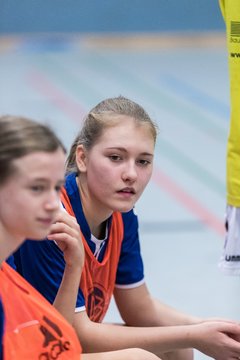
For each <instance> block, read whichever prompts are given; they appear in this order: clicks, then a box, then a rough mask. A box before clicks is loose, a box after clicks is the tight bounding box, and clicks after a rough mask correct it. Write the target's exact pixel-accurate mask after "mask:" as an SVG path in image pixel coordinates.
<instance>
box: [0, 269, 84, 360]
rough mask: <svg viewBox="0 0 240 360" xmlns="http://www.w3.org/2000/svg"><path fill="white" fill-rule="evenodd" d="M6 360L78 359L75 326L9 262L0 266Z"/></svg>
mask: <svg viewBox="0 0 240 360" xmlns="http://www.w3.org/2000/svg"><path fill="white" fill-rule="evenodd" d="M0 284H1V286H0V297H1V301H2V304H3V309H4V336H3V349H4V360H35V359H36V360H65V359H68V360H69V359H71V360H79V359H80V354H81V346H80V344H79V341H78V338H77V335H76V334H75V331H74V329H73V328H72V326H71V325H70V324H68V322H67V321H66V320H65V319H64V318H63V317H62V315H61V314H60V313H58V311H57V310H56V309H55V308H54V307H53V306H52V305H50V304H49V302H48V301H47V300H46V299H44V298H43V297H42V295H41V294H39V293H38V292H37V291H36V290H35V289H34V288H33V287H32V286H31V285H30V284H29V283H27V282H26V281H25V280H24V279H23V278H22V277H21V276H20V275H19V274H18V273H17V272H16V271H14V270H13V269H12V268H11V267H10V266H9V265H8V264H7V263H3V264H2V267H1V269H0Z"/></svg>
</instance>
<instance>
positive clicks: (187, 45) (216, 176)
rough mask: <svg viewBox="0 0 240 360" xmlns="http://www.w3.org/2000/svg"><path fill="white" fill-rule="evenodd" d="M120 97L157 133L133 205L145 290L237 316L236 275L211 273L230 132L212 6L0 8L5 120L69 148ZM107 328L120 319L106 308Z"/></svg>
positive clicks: (139, 3)
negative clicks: (36, 125) (19, 118)
mask: <svg viewBox="0 0 240 360" xmlns="http://www.w3.org/2000/svg"><path fill="white" fill-rule="evenodd" d="M120 94H121V95H124V96H127V97H130V98H131V99H132V100H135V101H137V102H139V103H140V104H141V105H143V107H144V108H145V109H146V110H147V111H148V113H149V114H150V115H151V116H152V118H153V119H154V120H155V121H156V122H157V123H158V125H159V128H160V134H159V138H158V142H157V145H156V155H155V167H154V174H153V177H152V180H151V182H150V184H149V185H148V187H147V189H146V191H145V193H144V195H143V197H142V198H141V200H140V201H139V202H138V204H137V206H136V208H137V212H138V214H139V218H140V236H141V247H142V253H143V258H144V262H145V276H146V281H147V284H148V286H149V288H150V290H151V292H152V293H153V295H154V296H156V297H159V298H160V299H162V300H163V301H164V302H167V303H168V304H170V305H172V306H175V307H177V308H179V309H181V310H183V311H186V312H189V313H192V314H195V315H199V316H204V317H212V316H217V317H227V318H231V319H237V320H239V304H238V296H239V291H240V286H239V278H238V277H231V276H225V275H223V274H222V273H221V271H220V270H219V268H218V261H219V257H220V255H221V250H222V246H223V242H224V214H225V195H226V189H225V160H226V142H227V135H228V126H229V80H228V63H227V50H226V42H225V26H224V22H223V19H222V17H221V13H220V9H219V7H218V1H217V0H215V1H209V0H195V1H189V0H184V1H178V0H168V1H165V0H148V1H145V0H132V1H127V0H122V1H116V0H111V1H110V0H101V1H93V0H87V1H86V0H85V1H80V0H51V1H46V0H41V1H40V0H21V1H18V0H0V113H1V114H6V113H8V114H16V115H25V116H29V117H32V118H34V119H36V120H39V121H42V122H45V123H48V124H50V125H51V126H52V127H53V128H54V130H55V131H56V132H57V133H58V134H59V136H60V137H61V138H62V140H63V141H64V143H65V145H66V146H67V148H69V146H70V144H71V142H72V141H73V139H74V137H75V135H76V133H77V131H78V130H79V129H80V127H81V123H82V119H83V117H84V114H85V113H86V112H87V111H89V110H90V108H91V107H93V106H95V105H96V104H97V103H98V102H99V101H101V100H103V99H104V98H106V97H112V96H118V95H120ZM106 321H120V318H119V315H118V312H117V310H116V306H115V303H114V302H112V304H111V308H110V311H109V313H108V315H107V317H106ZM204 359H208V357H206V356H205V355H203V354H200V353H199V352H197V351H196V360H204Z"/></svg>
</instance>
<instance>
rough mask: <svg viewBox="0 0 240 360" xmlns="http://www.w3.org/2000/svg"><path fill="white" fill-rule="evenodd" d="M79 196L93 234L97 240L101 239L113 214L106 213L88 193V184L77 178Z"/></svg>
mask: <svg viewBox="0 0 240 360" xmlns="http://www.w3.org/2000/svg"><path fill="white" fill-rule="evenodd" d="M76 181H77V186H78V190H79V194H80V197H81V202H82V208H83V212H84V215H85V218H86V220H87V223H88V226H89V228H90V230H91V233H92V234H93V235H94V236H95V237H96V238H97V239H101V237H102V236H103V233H105V229H106V221H107V219H108V218H109V217H110V216H111V215H112V212H105V211H103V209H102V206H101V204H97V203H96V202H94V201H93V199H92V198H91V195H90V194H89V192H88V189H87V185H86V182H84V180H83V179H81V181H80V180H79V178H78V177H77V178H76Z"/></svg>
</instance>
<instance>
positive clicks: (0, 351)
mask: <svg viewBox="0 0 240 360" xmlns="http://www.w3.org/2000/svg"><path fill="white" fill-rule="evenodd" d="M3 326H4V314H3V306H2V302H1V299H0V341H1V342H0V360H2V359H3Z"/></svg>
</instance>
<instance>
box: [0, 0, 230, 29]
mask: <svg viewBox="0 0 240 360" xmlns="http://www.w3.org/2000/svg"><path fill="white" fill-rule="evenodd" d="M223 29H224V23H223V20H222V17H221V14H220V10H219V7H218V1H217V0H182V1H181V0H0V33H25V32H49V31H55V32H123V31H128V32H129V31H130V32H135V31H136V32H139V31H140V32H141V31H154V32H157V31H207V30H223Z"/></svg>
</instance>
